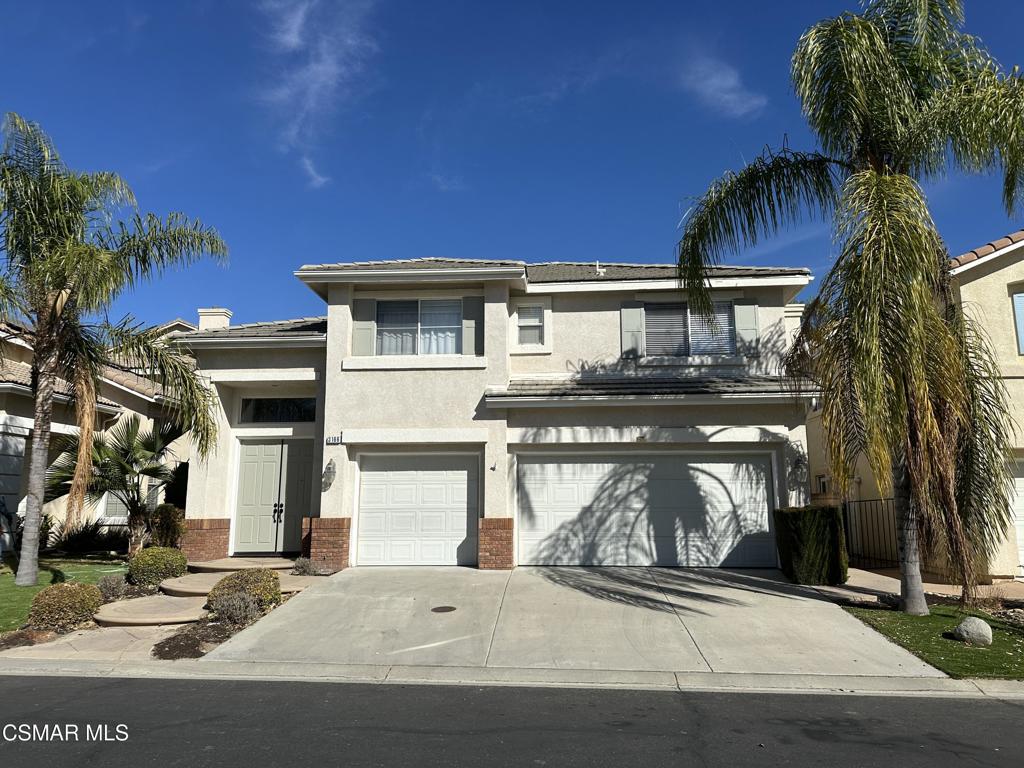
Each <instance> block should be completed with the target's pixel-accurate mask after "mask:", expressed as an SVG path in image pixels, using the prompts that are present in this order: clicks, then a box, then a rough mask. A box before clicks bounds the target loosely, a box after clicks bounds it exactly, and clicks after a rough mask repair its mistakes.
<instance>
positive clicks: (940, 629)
mask: <svg viewBox="0 0 1024 768" xmlns="http://www.w3.org/2000/svg"><path fill="white" fill-rule="evenodd" d="M930 608H931V615H930V616H908V615H906V614H905V613H900V612H899V611H885V610H877V609H872V608H847V609H846V610H847V611H849V612H850V613H852V614H853V615H854V616H856V617H857V618H858V619H860V620H861V621H863V622H864V623H865V624H867V625H868V626H869V627H873V628H874V629H876V630H878V631H879V632H881V633H882V634H883V635H885V636H886V637H888V638H889V639H890V640H892V641H893V642H894V643H896V644H897V645H902V646H903V647H904V648H906V649H907V650H908V651H910V652H911V653H913V654H914V655H915V656H918V657H919V658H921V659H923V660H924V661H926V662H928V663H929V664H931V665H932V666H933V667H937V668H938V669H941V670H942V671H943V672H945V673H946V674H947V675H949V676H950V677H999V678H1008V679H1011V680H1024V629H1022V628H1020V627H1018V626H1015V625H1013V624H1008V623H1006V622H1004V621H1000V620H999V619H997V618H995V617H993V616H990V615H988V614H986V613H983V612H980V611H971V614H972V615H974V616H979V617H980V618H982V619H984V620H985V621H986V622H988V624H989V626H991V627H992V645H991V646H989V647H988V648H976V647H972V646H968V645H966V644H964V643H962V642H960V641H959V640H953V639H952V638H950V637H943V634H944V633H949V632H952V631H953V628H954V627H956V625H957V624H959V623H960V620H961V619H962V618H963V616H964V615H965V614H963V613H962V612H961V611H960V610H959V609H958V608H957V607H956V606H952V605H932V606H930Z"/></svg>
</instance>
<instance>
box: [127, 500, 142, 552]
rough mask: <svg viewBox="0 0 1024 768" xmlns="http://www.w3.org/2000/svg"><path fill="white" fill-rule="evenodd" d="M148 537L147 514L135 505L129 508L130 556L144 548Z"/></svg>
mask: <svg viewBox="0 0 1024 768" xmlns="http://www.w3.org/2000/svg"><path fill="white" fill-rule="evenodd" d="M145 537H146V515H145V513H144V512H143V511H142V510H140V509H136V508H135V507H129V508H128V557H131V556H133V555H134V554H135V553H136V552H138V551H139V550H140V549H142V543H143V541H144V540H145Z"/></svg>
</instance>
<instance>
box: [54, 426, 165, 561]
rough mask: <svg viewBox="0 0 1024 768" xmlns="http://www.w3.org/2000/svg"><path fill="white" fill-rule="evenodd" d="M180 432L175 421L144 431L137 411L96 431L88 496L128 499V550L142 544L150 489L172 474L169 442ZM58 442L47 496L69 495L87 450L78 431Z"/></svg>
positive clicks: (131, 551) (90, 455)
mask: <svg viewBox="0 0 1024 768" xmlns="http://www.w3.org/2000/svg"><path fill="white" fill-rule="evenodd" d="M182 434H183V432H182V429H181V427H180V426H179V425H176V424H174V423H172V422H165V423H163V424H156V425H154V426H153V427H152V428H151V429H147V430H145V431H143V429H142V419H141V418H140V417H139V416H138V414H134V413H133V414H131V415H130V416H126V417H124V418H123V419H121V420H120V421H119V422H118V423H117V424H115V425H114V427H113V428H111V429H110V430H108V431H107V432H104V433H97V434H94V435H93V436H92V446H91V448H90V450H89V452H88V461H89V464H88V466H87V473H88V478H89V480H88V483H87V485H86V488H85V498H86V500H87V501H88V502H89V503H91V504H95V503H97V502H98V501H99V500H100V499H102V498H103V495H104V494H110V495H111V496H113V497H115V498H116V499H118V500H119V501H120V502H121V503H122V504H124V506H125V508H126V509H127V510H128V554H129V555H133V554H135V553H136V552H137V551H138V550H139V549H141V548H142V542H143V538H144V537H145V535H146V519H147V511H148V506H147V500H148V498H149V494H151V493H154V492H157V491H159V490H160V489H162V488H163V487H164V486H166V485H167V484H168V483H169V482H171V480H172V479H173V478H174V471H173V469H172V467H171V466H170V464H169V461H170V460H172V459H173V458H174V454H173V452H172V451H171V444H172V443H173V442H174V441H175V440H177V439H178V438H179V437H181V436H182ZM60 447H61V449H62V450H61V453H60V455H59V456H57V458H56V460H55V461H54V462H53V464H52V465H50V469H49V470H48V471H47V473H46V500H47V501H51V500H52V499H56V498H60V497H61V496H66V495H68V494H69V493H70V492H71V488H72V486H73V484H74V481H75V478H76V477H77V476H78V475H79V472H78V462H79V460H80V456H81V455H82V454H83V453H84V452H83V451H82V450H81V440H80V439H79V436H78V435H68V436H66V437H64V438H63V439H62V441H61V443H60Z"/></svg>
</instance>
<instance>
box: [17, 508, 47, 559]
mask: <svg viewBox="0 0 1024 768" xmlns="http://www.w3.org/2000/svg"><path fill="white" fill-rule="evenodd" d="M11 533H12V534H13V537H14V551H15V552H21V540H22V538H23V537H24V535H25V517H24V516H23V515H17V514H16V515H14V519H13V525H12V527H11ZM52 533H53V518H52V517H50V516H49V515H45V514H44V515H43V516H42V517H40V518H39V550H40V551H42V550H44V549H46V548H47V547H48V546H49V544H50V536H51V535H52Z"/></svg>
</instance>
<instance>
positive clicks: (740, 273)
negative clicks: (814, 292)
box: [526, 261, 811, 283]
mask: <svg viewBox="0 0 1024 768" xmlns="http://www.w3.org/2000/svg"><path fill="white" fill-rule="evenodd" d="M810 273H811V272H810V270H809V269H804V268H803V267H729V266H714V267H709V268H708V269H707V274H708V276H709V277H782V276H789V275H800V276H803V275H809V274H810ZM678 275H679V267H678V265H676V264H616V263H607V264H606V263H604V262H594V261H590V262H571V261H548V262H540V263H538V264H527V265H526V277H527V280H528V281H529V282H531V283H574V282H593V281H598V280H671V279H673V278H675V277H678Z"/></svg>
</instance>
